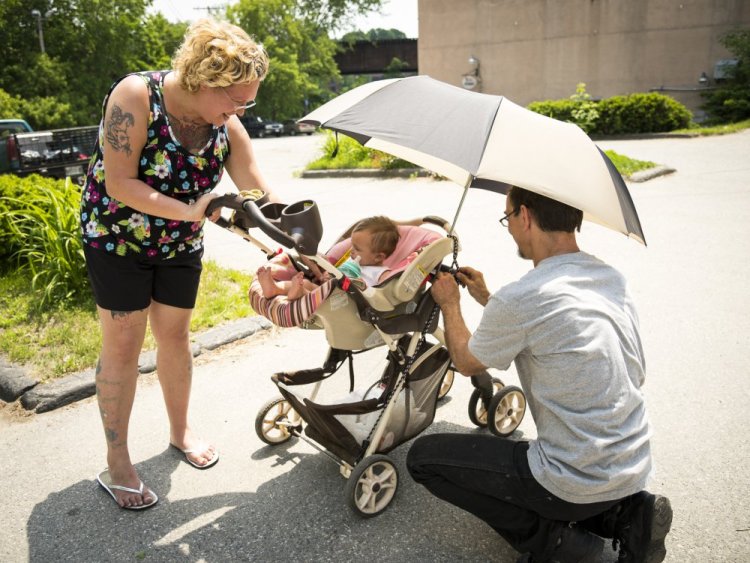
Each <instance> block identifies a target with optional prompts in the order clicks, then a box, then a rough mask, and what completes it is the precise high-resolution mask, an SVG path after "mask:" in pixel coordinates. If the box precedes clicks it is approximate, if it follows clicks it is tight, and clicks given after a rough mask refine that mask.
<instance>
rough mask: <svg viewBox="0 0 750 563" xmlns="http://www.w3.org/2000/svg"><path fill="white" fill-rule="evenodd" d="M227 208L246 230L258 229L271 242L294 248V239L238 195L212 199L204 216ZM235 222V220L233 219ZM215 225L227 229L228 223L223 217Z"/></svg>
mask: <svg viewBox="0 0 750 563" xmlns="http://www.w3.org/2000/svg"><path fill="white" fill-rule="evenodd" d="M222 207H227V208H229V209H233V210H234V211H236V212H237V214H240V215H241V217H242V219H243V221H242V223H243V226H244V227H246V228H252V227H258V228H259V229H260V230H261V231H263V232H264V233H266V234H267V235H268V236H269V237H271V238H272V239H273V240H275V241H276V242H278V243H279V244H281V245H283V246H285V247H287V248H295V247H296V246H297V245H296V242H297V241H295V239H294V238H292V237H290V236H289V235H287V234H286V233H285V232H284V231H282V230H281V229H279V228H278V227H276V226H275V225H273V224H271V223H270V222H269V221H268V219H267V218H266V216H265V215H263V213H262V211H261V210H260V208H259V207H258V206H257V205H256V204H255V201H253V200H252V199H249V198H245V197H243V196H241V195H238V194H226V195H222V196H219V197H217V198H214V199H213V200H211V202H210V203H209V204H208V207H206V216H207V217H208V216H210V215H211V214H213V212H214V211H216V210H217V209H219V208H222ZM235 222H236V219H235ZM216 224H217V225H219V226H220V227H225V228H226V227H228V226H229V225H230V223H229V221H227V220H226V219H224V218H223V217H222V218H220V219H219V220H218V221H216Z"/></svg>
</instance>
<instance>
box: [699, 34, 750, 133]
mask: <svg viewBox="0 0 750 563" xmlns="http://www.w3.org/2000/svg"><path fill="white" fill-rule="evenodd" d="M721 43H722V45H724V46H725V47H726V48H727V49H728V50H729V51H730V52H731V53H732V54H733V55H734V56H735V57H736V59H737V65H736V66H734V67H730V68H729V69H728V71H729V74H730V76H729V78H728V79H727V80H725V81H723V82H720V83H718V84H717V86H716V88H715V89H714V90H710V91H707V92H706V93H704V94H703V98H704V99H705V100H706V102H705V104H704V105H703V109H705V110H706V112H707V113H708V114H709V116H710V121H711V122H713V123H731V122H735V121H742V120H743V119H748V118H750V30H747V29H745V30H740V31H735V32H732V33H728V34H727V35H725V36H724V37H722V39H721Z"/></svg>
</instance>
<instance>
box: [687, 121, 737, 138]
mask: <svg viewBox="0 0 750 563" xmlns="http://www.w3.org/2000/svg"><path fill="white" fill-rule="evenodd" d="M748 128H750V119H746V120H745V121H738V122H737V123H725V124H723V125H709V126H706V127H703V126H701V125H697V124H694V125H693V126H692V127H688V128H687V129H677V130H676V131H672V133H686V134H688V135H695V136H697V137H710V136H712V135H728V134H730V133H738V132H740V131H744V130H745V129H748Z"/></svg>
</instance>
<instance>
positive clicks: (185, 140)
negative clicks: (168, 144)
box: [167, 112, 211, 153]
mask: <svg viewBox="0 0 750 563" xmlns="http://www.w3.org/2000/svg"><path fill="white" fill-rule="evenodd" d="M167 117H169V124H170V125H171V126H172V131H173V132H174V135H175V137H177V140H178V141H180V144H181V145H182V146H183V147H185V148H186V149H187V150H189V151H190V152H193V153H197V152H200V150H201V149H202V148H203V147H205V146H206V143H207V142H208V139H209V138H210V137H211V125H207V124H205V123H198V122H195V121H189V120H186V119H180V118H178V117H177V116H176V115H174V114H172V113H169V112H167Z"/></svg>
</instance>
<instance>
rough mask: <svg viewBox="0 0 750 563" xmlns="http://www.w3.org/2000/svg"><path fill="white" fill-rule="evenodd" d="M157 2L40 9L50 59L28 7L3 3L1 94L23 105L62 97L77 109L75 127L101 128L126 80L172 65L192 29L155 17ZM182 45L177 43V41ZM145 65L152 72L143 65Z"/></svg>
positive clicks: (108, 1) (92, 2) (62, 2)
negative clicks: (115, 89) (105, 102)
mask: <svg viewBox="0 0 750 563" xmlns="http://www.w3.org/2000/svg"><path fill="white" fill-rule="evenodd" d="M150 3H151V0H55V1H54V3H51V4H50V5H52V6H53V7H52V8H49V9H47V8H44V7H43V6H42V7H40V8H39V11H40V12H41V13H42V14H43V16H44V17H43V20H42V28H43V34H44V43H45V47H46V49H45V53H41V52H40V48H39V39H38V36H37V29H36V19H35V18H34V17H33V16H32V14H31V8H30V6H29V5H28V3H27V2H25V1H24V0H3V2H2V3H0V33H2V35H3V37H5V38H7V39H5V40H4V41H2V42H0V60H2V61H4V68H3V72H2V73H0V88H2V89H4V90H6V91H7V92H8V93H10V94H13V95H16V96H18V97H20V98H23V99H26V100H29V99H34V98H48V97H49V98H55V99H57V102H59V103H60V104H63V105H64V104H67V106H68V107H69V110H68V111H69V116H68V121H70V122H72V123H73V124H77V125H89V124H92V123H96V122H97V121H98V120H99V119H100V117H101V115H100V114H101V102H102V99H103V97H104V95H105V94H106V92H107V90H108V89H109V87H110V86H111V84H112V83H113V82H114V81H115V80H116V79H117V78H118V77H120V76H122V75H123V74H126V73H128V72H133V71H136V70H146V69H149V68H154V67H153V66H152V65H153V64H158V65H159V66H158V67H156V68H161V67H163V66H165V65H168V64H169V58H170V57H171V52H172V51H173V50H174V48H175V47H176V45H177V44H178V43H179V40H180V39H181V37H182V34H183V32H184V29H185V25H184V24H171V23H169V22H167V21H166V20H165V19H164V18H163V17H162V16H147V15H146V7H147V6H148V5H149V4H150ZM176 38H177V39H176ZM141 65H144V66H141Z"/></svg>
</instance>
